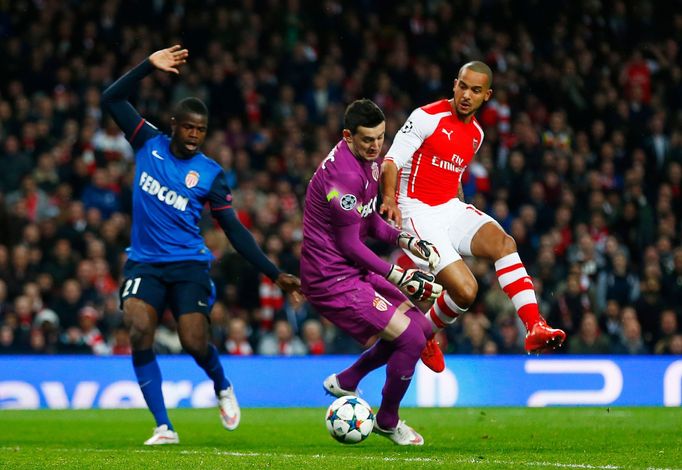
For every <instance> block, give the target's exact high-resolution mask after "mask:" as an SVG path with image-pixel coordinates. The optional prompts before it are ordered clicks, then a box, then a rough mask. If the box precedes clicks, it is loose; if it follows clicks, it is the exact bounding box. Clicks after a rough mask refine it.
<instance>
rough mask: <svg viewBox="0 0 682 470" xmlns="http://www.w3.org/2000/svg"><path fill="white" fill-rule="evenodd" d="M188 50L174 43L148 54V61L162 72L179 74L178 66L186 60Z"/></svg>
mask: <svg viewBox="0 0 682 470" xmlns="http://www.w3.org/2000/svg"><path fill="white" fill-rule="evenodd" d="M188 56H189V51H188V50H187V49H183V48H182V46H180V45H179V44H176V45H175V46H172V47H169V48H167V49H161V50H159V51H156V52H154V53H153V54H152V55H150V56H149V61H150V62H151V63H152V65H153V66H154V67H156V68H157V69H159V70H163V71H164V72H170V73H174V74H176V75H180V70H179V67H180V66H181V65H182V64H184V63H186V62H187V57H188Z"/></svg>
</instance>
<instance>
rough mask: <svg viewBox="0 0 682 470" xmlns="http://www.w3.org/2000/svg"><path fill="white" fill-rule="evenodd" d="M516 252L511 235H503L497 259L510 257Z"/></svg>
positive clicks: (514, 242)
mask: <svg viewBox="0 0 682 470" xmlns="http://www.w3.org/2000/svg"><path fill="white" fill-rule="evenodd" d="M516 250H517V248H516V241H515V240H514V238H513V237H512V236H511V235H507V234H505V236H504V239H503V240H502V247H501V248H500V256H499V258H502V257H503V256H507V255H511V254H512V253H515V252H516ZM499 258H498V259H499Z"/></svg>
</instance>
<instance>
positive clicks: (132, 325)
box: [123, 299, 156, 349]
mask: <svg viewBox="0 0 682 470" xmlns="http://www.w3.org/2000/svg"><path fill="white" fill-rule="evenodd" d="M123 324H124V325H125V326H126V327H127V328H128V330H129V332H130V342H131V344H132V345H133V347H134V348H136V349H138V348H144V347H151V343H153V341H154V332H155V330H156V325H155V319H154V318H152V315H151V314H150V312H149V311H148V308H147V304H146V303H145V302H143V301H141V300H139V299H128V300H126V301H125V302H124V304H123Z"/></svg>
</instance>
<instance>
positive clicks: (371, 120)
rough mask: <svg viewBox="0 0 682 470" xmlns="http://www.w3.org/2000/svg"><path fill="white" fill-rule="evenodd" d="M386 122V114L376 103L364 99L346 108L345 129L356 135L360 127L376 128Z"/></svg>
mask: <svg viewBox="0 0 682 470" xmlns="http://www.w3.org/2000/svg"><path fill="white" fill-rule="evenodd" d="M385 120H386V117H385V116H384V113H383V111H382V110H381V109H379V106H377V105H376V104H375V103H374V101H372V100H368V99H367V98H363V99H361V100H355V101H353V102H352V103H351V104H349V105H348V107H347V108H346V113H345V114H344V116H343V128H344V129H348V130H349V131H350V133H351V134H355V133H356V132H357V130H358V127H360V126H362V127H370V128H372V127H376V126H378V125H379V124H381V123H382V122H384V121H385Z"/></svg>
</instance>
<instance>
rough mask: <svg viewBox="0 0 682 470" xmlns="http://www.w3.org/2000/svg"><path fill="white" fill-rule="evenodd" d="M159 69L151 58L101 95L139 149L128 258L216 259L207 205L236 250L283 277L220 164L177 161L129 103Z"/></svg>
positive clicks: (202, 157)
mask: <svg viewBox="0 0 682 470" xmlns="http://www.w3.org/2000/svg"><path fill="white" fill-rule="evenodd" d="M153 70H154V66H153V65H152V63H151V61H150V60H149V59H146V60H144V61H142V62H141V63H140V64H139V65H137V66H136V67H134V68H133V69H132V70H130V71H129V72H127V73H126V74H125V75H123V76H122V77H121V78H119V79H118V80H116V81H115V82H114V83H112V84H111V85H110V86H109V87H107V89H106V90H104V92H103V93H102V106H103V107H104V109H106V110H107V111H108V112H109V113H110V114H111V117H112V118H113V119H114V121H115V122H116V124H118V126H119V127H120V128H121V130H122V131H123V132H124V133H125V135H126V137H127V138H128V140H129V141H130V143H131V144H132V145H133V148H134V149H135V158H136V163H137V168H136V173H135V181H134V184H133V228H132V237H131V238H132V246H130V248H128V255H129V258H130V259H132V260H133V261H138V262H144V263H168V262H175V261H189V260H198V261H211V260H212V259H213V256H212V254H211V253H210V251H209V250H208V249H207V248H206V245H205V244H204V240H203V238H202V237H201V235H200V233H199V226H198V223H199V219H200V218H201V211H202V207H203V205H204V204H205V203H206V202H208V203H209V206H210V209H211V215H213V218H214V219H215V220H216V221H217V222H218V224H220V227H221V228H222V229H223V230H224V231H225V235H227V237H228V238H229V240H230V243H231V244H232V246H233V247H234V248H235V249H236V250H237V252H238V253H240V254H241V255H242V256H244V257H245V258H246V259H247V260H248V261H249V262H251V263H252V264H253V265H254V266H255V267H256V268H257V269H258V270H260V271H261V272H263V273H265V274H266V275H267V276H268V277H270V279H273V280H275V279H277V278H278V277H279V275H280V274H281V272H280V270H279V268H277V266H275V265H274V264H273V263H272V262H271V261H270V260H269V259H268V258H267V257H266V256H265V254H264V253H263V251H262V250H261V249H260V247H259V246H258V244H257V243H256V241H255V239H254V238H253V236H252V235H251V233H249V231H248V230H246V228H245V227H244V226H243V225H242V224H241V223H240V222H239V219H237V215H236V214H235V212H234V210H233V209H232V194H231V191H230V187H229V185H228V184H227V176H226V175H225V172H224V171H223V170H222V168H221V167H220V165H218V164H217V163H216V162H214V161H213V160H211V159H210V158H208V157H206V155H204V154H203V153H197V154H196V155H193V156H192V157H191V158H187V159H182V158H176V157H175V156H174V155H173V154H172V153H171V151H170V142H171V139H170V138H169V137H168V136H166V135H163V134H161V133H160V132H159V131H158V130H157V129H156V127H154V126H153V125H151V124H150V123H148V122H147V121H146V120H145V119H143V118H142V116H140V114H139V113H138V112H137V110H136V109H135V107H134V106H133V105H132V104H131V103H130V102H129V101H128V96H130V94H131V93H133V90H134V88H135V85H136V84H137V83H138V82H139V81H140V80H142V79H143V78H144V77H145V76H147V75H149V74H150V73H151V72H152V71H153Z"/></svg>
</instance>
